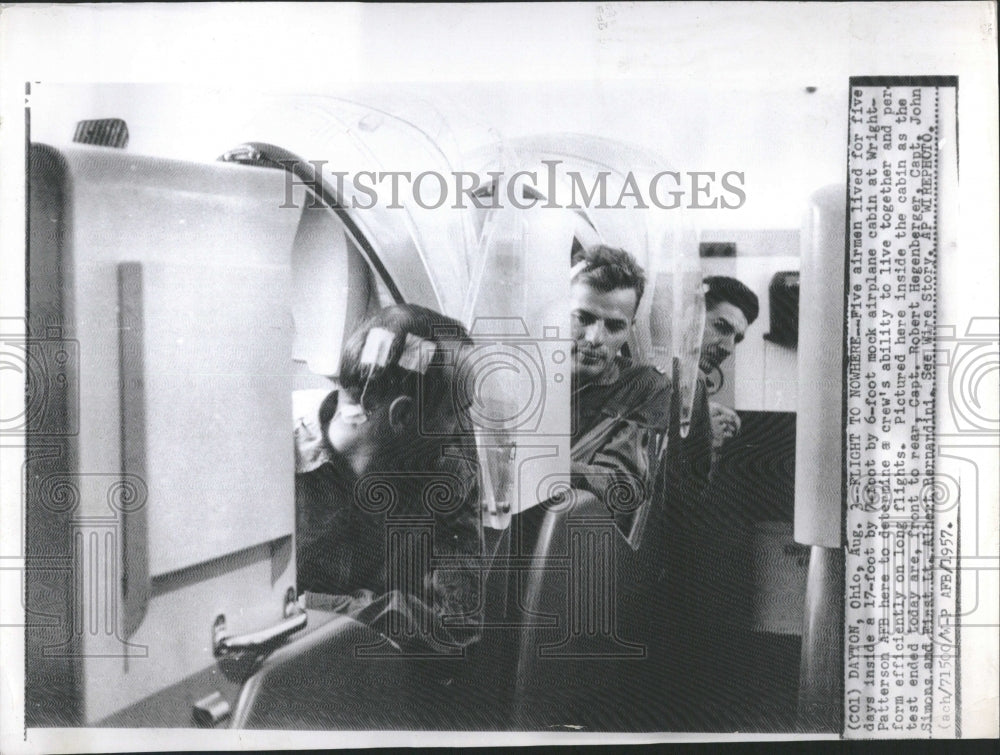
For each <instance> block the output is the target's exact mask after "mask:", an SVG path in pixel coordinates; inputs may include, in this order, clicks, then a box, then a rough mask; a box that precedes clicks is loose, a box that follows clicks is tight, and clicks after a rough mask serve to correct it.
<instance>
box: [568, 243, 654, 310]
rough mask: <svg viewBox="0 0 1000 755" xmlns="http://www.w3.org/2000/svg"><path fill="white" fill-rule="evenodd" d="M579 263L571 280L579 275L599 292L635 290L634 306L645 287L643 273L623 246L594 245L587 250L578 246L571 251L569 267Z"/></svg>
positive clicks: (640, 297)
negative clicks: (622, 289)
mask: <svg viewBox="0 0 1000 755" xmlns="http://www.w3.org/2000/svg"><path fill="white" fill-rule="evenodd" d="M580 263H585V264H584V265H583V268H582V269H581V270H580V272H579V273H577V274H576V276H575V278H574V280H575V279H576V278H579V279H580V280H583V281H585V282H586V283H587V284H588V285H589V286H591V287H592V288H593V289H594V290H595V291H600V292H601V293H607V292H608V291H614V290H615V289H619V288H631V289H633V290H634V291H635V301H636V305H637V306H638V303H639V301H640V300H641V299H642V294H643V292H644V291H645V290H646V274H645V272H643V269H642V268H641V267H639V263H638V262H636V261H635V257H633V256H632V255H631V254H629V253H628V252H626V251H625V250H624V249H616V248H614V247H610V246H605V245H604V244H598V245H597V246H592V247H590V248H589V249H578V250H577V251H575V252H574V253H573V256H572V265H573V267H574V268H575V267H576V266H577V265H579V264H580Z"/></svg>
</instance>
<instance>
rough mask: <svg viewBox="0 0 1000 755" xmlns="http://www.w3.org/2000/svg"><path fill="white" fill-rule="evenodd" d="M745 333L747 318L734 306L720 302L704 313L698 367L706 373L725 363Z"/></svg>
mask: <svg viewBox="0 0 1000 755" xmlns="http://www.w3.org/2000/svg"><path fill="white" fill-rule="evenodd" d="M746 332H747V318H746V316H745V315H744V314H743V310H741V309H740V308H739V307H737V306H736V305H735V304H730V303H729V302H727V301H722V302H719V303H718V304H716V305H715V306H713V307H712V308H711V309H709V310H708V311H706V313H705V333H704V335H703V336H702V339H701V361H700V363H699V365H698V366H699V367H700V368H701V371H702V372H705V373H708V372H711V371H712V370H714V369H715V368H717V367H718V366H719V365H720V364H722V363H723V362H725V361H726V359H727V358H728V357H729V355H730V354H732V353H733V351H734V350H735V349H736V344H738V343H739V342H740V341H742V340H743V336H744V335H745V334H746Z"/></svg>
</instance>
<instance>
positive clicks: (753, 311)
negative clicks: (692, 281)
mask: <svg viewBox="0 0 1000 755" xmlns="http://www.w3.org/2000/svg"><path fill="white" fill-rule="evenodd" d="M703 282H704V283H705V285H706V286H708V288H707V290H706V291H705V309H711V308H712V307H714V306H715V305H716V304H719V303H720V302H724V301H725V302H729V303H730V304H732V305H733V306H734V307H737V308H739V309H740V310H741V311H742V312H743V316H744V317H746V318H747V325H749V324H750V323H752V322H753V321H754V320H756V319H757V315H759V314H760V302H758V301H757V294H755V293H754V292H753V291H751V290H750V289H749V288H747V287H746V285H744V284H743V283H741V282H740V281H738V280H736V279H735V278H729V277H727V276H725V275H711V276H709V277H708V278H705V280H704V281H703Z"/></svg>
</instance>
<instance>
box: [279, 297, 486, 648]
mask: <svg viewBox="0 0 1000 755" xmlns="http://www.w3.org/2000/svg"><path fill="white" fill-rule="evenodd" d="M471 344H472V342H471V340H470V339H469V336H468V334H467V333H466V331H465V329H464V328H463V327H462V326H461V324H459V323H458V322H456V321H455V320H452V319H450V318H447V317H444V316H442V315H439V314H437V313H436V312H433V311H431V310H429V309H425V308H423V307H419V306H415V305H405V304H400V305H393V306H390V307H387V308H386V309H384V310H382V311H381V312H379V313H378V314H376V315H375V316H374V317H372V318H371V319H369V320H368V321H367V322H366V323H364V324H363V325H362V326H361V327H360V328H359V330H358V331H357V332H356V333H354V334H353V335H352V336H351V338H350V339H348V341H347V342H346V344H345V346H344V349H343V354H342V356H341V361H340V375H339V379H338V382H339V389H338V390H334V391H331V392H330V393H329V394H328V395H326V396H325V397H323V398H322V401H321V402H319V405H318V407H316V408H315V410H314V411H312V412H309V413H304V412H303V413H302V414H300V416H298V417H297V418H296V425H295V451H296V476H295V507H296V557H297V561H298V589H299V591H300V593H301V592H305V593H306V605H307V607H316V608H326V609H329V610H336V611H340V612H342V613H345V614H348V615H351V616H354V617H355V618H357V619H359V620H360V621H362V622H364V623H367V624H370V625H372V626H374V627H375V628H376V629H379V630H380V631H382V632H383V633H384V634H386V635H387V636H388V637H389V639H390V640H392V641H394V642H396V644H398V645H403V644H408V643H413V644H414V645H416V646H418V647H420V648H422V649H428V648H431V649H441V648H443V647H447V646H452V647H454V646H458V645H465V644H468V643H469V642H471V641H473V640H474V639H475V638H476V636H477V631H478V630H477V628H476V624H477V623H478V622H477V617H476V616H475V613H476V611H477V609H478V606H479V574H478V572H477V571H476V569H475V568H474V566H475V559H476V557H477V556H478V555H479V554H480V550H481V536H482V535H481V527H480V511H479V488H478V467H477V464H476V462H475V461H474V457H473V459H466V458H461V457H460V456H458V455H456V454H455V453H448V454H447V455H445V451H446V449H447V447H449V446H451V447H452V448H466V449H468V448H471V447H472V444H471V442H470V441H469V439H467V438H462V437H461V436H462V432H461V428H462V427H468V426H469V425H468V422H467V421H465V422H463V419H464V413H465V412H467V410H468V409H467V406H463V405H461V404H460V393H461V391H459V390H457V386H458V385H459V377H458V370H459V365H460V362H461V360H460V359H459V353H460V352H461V350H462V349H464V348H467V347H468V346H471ZM428 533H432V534H431V535H430V536H429V537H428ZM442 558H444V559H446V561H445V564H444V566H442V565H441V559H442ZM432 560H435V561H438V565H437V567H435V566H434V565H433V564H432ZM448 617H450V618H448ZM446 618H447V621H443V620H444V619H446ZM463 623H464V624H465V625H466V626H464V627H462V626H458V625H460V624H463Z"/></svg>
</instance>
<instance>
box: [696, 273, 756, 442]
mask: <svg viewBox="0 0 1000 755" xmlns="http://www.w3.org/2000/svg"><path fill="white" fill-rule="evenodd" d="M705 286H706V290H705V331H704V334H703V335H702V341H701V361H700V363H699V365H698V366H699V368H700V369H701V372H702V374H703V375H709V374H711V373H712V372H713V371H715V370H717V369H719V367H720V366H721V365H722V363H723V362H725V361H726V359H728V358H729V356H730V355H731V354H732V353H733V352H734V351H735V350H736V346H737V345H738V344H739V343H741V342H742V341H743V337H744V335H745V334H746V330H747V328H748V327H749V326H750V325H752V324H753V322H754V320H756V319H757V315H758V314H759V313H760V303H759V302H758V301H757V295H756V294H755V293H754V292H753V291H751V290H750V289H749V288H747V286H746V285H744V284H743V283H741V282H740V281H738V280H736V279H735V278H729V277H727V276H724V275H713V276H710V277H708V278H705ZM709 411H710V414H711V418H712V450H713V454H715V453H718V451H719V449H720V448H722V446H723V445H724V444H725V443H726V441H728V440H729V439H730V438H732V437H733V436H734V435H736V434H737V433H738V432H739V431H740V418H739V415H738V414H737V413H736V411H735V410H734V409H732V408H731V407H728V406H724V405H722V404H719V403H717V402H715V401H710V402H709Z"/></svg>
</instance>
